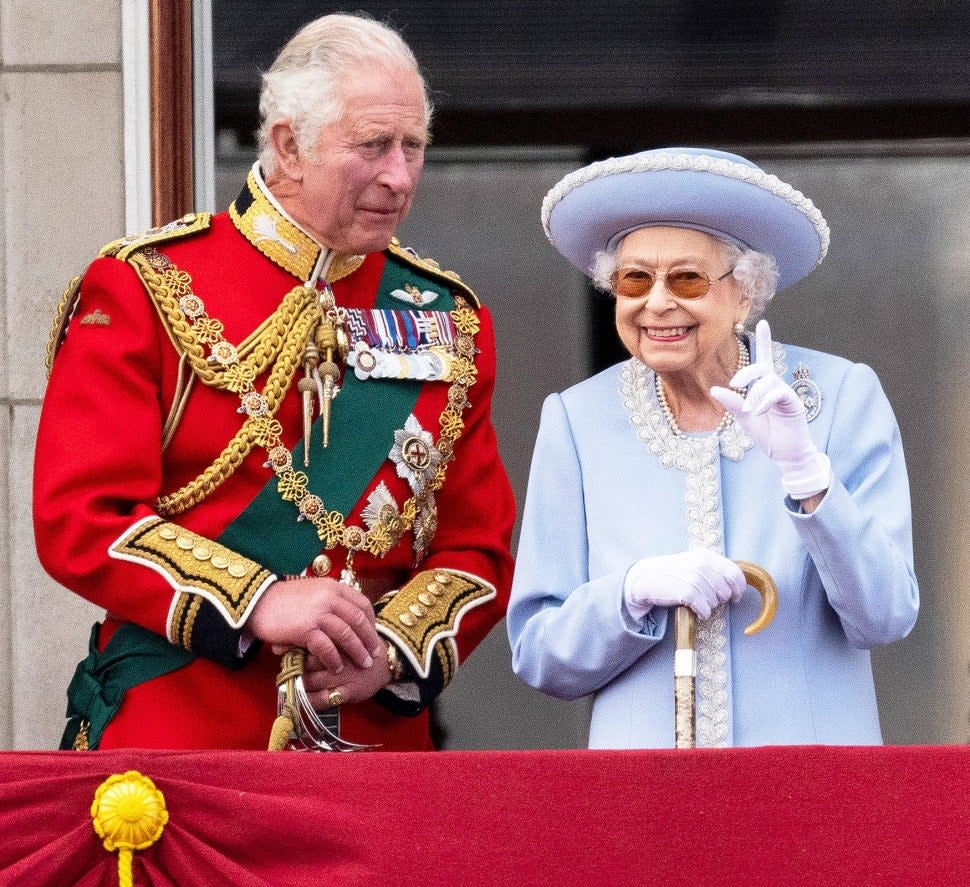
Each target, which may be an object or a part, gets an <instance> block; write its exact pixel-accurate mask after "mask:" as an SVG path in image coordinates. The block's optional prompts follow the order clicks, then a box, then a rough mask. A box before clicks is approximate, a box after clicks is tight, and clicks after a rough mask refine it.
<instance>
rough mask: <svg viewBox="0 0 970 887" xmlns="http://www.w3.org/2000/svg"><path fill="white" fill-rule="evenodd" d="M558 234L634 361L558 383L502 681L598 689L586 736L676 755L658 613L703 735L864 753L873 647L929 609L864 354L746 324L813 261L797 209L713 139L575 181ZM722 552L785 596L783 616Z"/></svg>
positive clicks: (526, 529) (554, 690) (823, 228)
mask: <svg viewBox="0 0 970 887" xmlns="http://www.w3.org/2000/svg"><path fill="white" fill-rule="evenodd" d="M543 224H544V226H545V229H546V232H547V234H548V236H549V239H550V240H551V242H552V243H553V245H554V246H555V247H556V248H557V249H558V250H559V251H560V252H561V253H562V254H563V255H564V256H565V257H566V258H567V259H568V260H569V261H570V262H572V263H573V264H574V265H576V266H577V267H578V268H580V269H581V270H582V271H584V272H586V273H589V274H590V275H591V276H592V277H593V279H594V281H595V282H596V284H597V285H598V286H600V287H602V288H603V289H608V290H610V291H611V292H612V293H613V295H614V296H615V299H616V328H617V332H618V333H619V336H620V339H621V341H622V342H623V344H624V345H625V346H626V348H627V350H628V351H629V352H630V359H629V360H627V361H625V362H623V363H621V364H619V365H617V366H614V367H611V368H610V369H607V370H605V371H604V372H602V373H600V374H599V375H597V376H594V377H593V378H591V379H588V380H587V381H585V382H583V383H581V384H579V385H576V386H574V387H573V388H570V389H568V390H567V391H565V392H563V393H562V394H554V395H551V396H550V397H549V398H548V399H547V400H546V402H545V405H544V407H543V411H542V420H541V425H540V428H539V434H538V439H537V442H536V448H535V453H534V457H533V464H532V472H531V476H530V480H529V490H528V496H527V499H526V505H525V515H524V519H523V523H522V532H521V538H520V542H519V549H518V565H517V568H516V573H515V580H514V585H513V591H512V600H511V604H510V607H509V612H508V630H509V638H510V640H511V644H512V652H513V665H514V668H515V671H516V673H517V674H518V675H519V676H520V677H521V678H522V679H524V680H525V681H526V682H528V683H529V684H531V685H532V686H534V687H537V688H539V689H541V690H544V691H545V692H547V693H550V694H552V695H553V696H558V697H560V698H563V699H575V698H578V697H581V696H586V695H588V694H594V697H595V698H594V703H593V714H592V724H591V727H590V736H589V744H590V746H591V747H594V748H638V747H654V748H661V747H670V746H672V745H673V744H674V702H673V680H672V677H673V669H674V646H673V640H672V634H673V619H672V608H673V607H675V606H678V605H686V606H687V607H689V608H690V609H691V610H693V611H694V612H695V613H696V614H697V616H698V617H699V619H700V620H702V621H701V622H700V624H699V630H698V639H697V724H696V731H697V744H698V745H699V746H707V747H716V746H739V745H740V746H744V745H764V744H800V743H806V744H811V743H831V744H878V743H880V742H881V741H882V737H881V733H880V728H879V717H878V712H877V709H876V697H875V691H874V687H873V680H872V669H871V664H870V658H869V652H868V651H869V649H870V648H872V647H874V646H876V645H878V644H886V643H889V642H891V641H895V640H898V639H899V638H902V637H904V636H905V635H906V634H907V633H908V632H909V630H910V629H911V628H912V626H913V623H914V621H915V619H916V613H917V608H918V589H917V584H916V578H915V576H914V572H913V554H912V537H911V518H910V505H909V487H908V483H907V478H906V467H905V464H904V460H903V450H902V446H901V443H900V437H899V430H898V427H897V425H896V421H895V418H894V416H893V412H892V409H891V407H890V405H889V402H888V400H887V399H886V396H885V394H884V393H883V391H882V388H881V387H880V385H879V381H878V380H877V378H876V376H875V374H874V373H873V371H872V370H871V369H870V368H869V367H867V366H864V365H862V364H853V363H850V362H849V361H847V360H844V359H842V358H839V357H835V356H832V355H829V354H823V353H820V352H817V351H809V350H807V349H804V348H799V347H795V346H791V345H784V346H782V345H779V344H777V343H773V342H772V341H771V333H770V331H769V328H768V324H767V322H766V321H764V320H761V321H759V322H758V323H757V327H756V330H755V333H754V335H753V336H752V335H751V334H749V333H748V332H746V325H750V324H751V323H752V322H754V321H755V320H756V318H757V316H758V315H759V314H760V313H761V312H762V310H763V309H764V307H765V305H766V304H767V302H768V301H769V300H770V299H771V297H772V295H773V294H774V292H775V290H776V289H784V288H785V287H787V286H790V285H791V284H793V283H795V281H797V280H799V279H800V278H802V277H804V276H805V275H807V274H808V273H809V272H810V271H811V270H812V269H813V268H814V267H815V266H816V265H817V264H818V263H819V262H821V260H822V259H823V257H824V255H825V252H826V249H827V246H828V226H827V225H826V223H825V220H824V219H823V218H822V215H821V213H820V212H819V211H818V209H817V208H816V207H815V206H814V205H813V204H812V202H811V201H810V200H808V198H806V197H804V196H803V195H802V194H800V193H799V192H798V191H796V190H795V189H793V188H792V187H790V186H789V185H786V184H784V183H783V182H780V181H779V180H778V179H777V178H776V177H775V176H771V175H767V174H766V173H764V172H763V171H762V170H761V169H759V168H758V167H757V166H755V165H754V164H753V163H751V162H749V161H748V160H745V159H744V158H743V157H738V156H736V155H733V154H727V153H724V152H720V151H713V150H706V149H688V148H675V149H666V150H655V151H645V152H643V153H640V154H634V155H632V156H629V157H620V158H612V159H610V160H606V161H603V162H600V163H594V164H592V165H591V166H588V167H586V168H584V169H581V170H578V171H577V172H574V173H572V174H570V175H568V176H566V178H564V179H563V180H562V181H561V182H560V183H559V184H558V185H556V187H554V188H553V189H552V190H551V191H550V192H549V194H548V196H547V197H546V200H545V202H544V204H543ZM735 559H741V560H746V561H753V562H755V563H757V564H759V565H761V566H762V567H764V568H765V569H766V570H767V571H768V572H769V573H770V574H771V575H772V576H773V577H774V579H775V582H776V583H777V586H778V612H777V616H776V617H775V620H774V622H773V623H772V624H771V625H770V627H769V628H768V629H767V630H766V631H764V632H763V633H761V634H759V635H757V636H756V637H752V638H748V637H744V636H743V630H744V628H745V626H747V625H748V624H749V623H751V622H752V621H753V620H754V618H755V616H756V615H757V611H758V609H759V605H760V600H759V598H758V596H757V595H756V594H754V593H753V592H750V591H749V592H748V593H747V594H745V593H744V592H745V579H744V576H743V575H742V573H741V570H740V569H739V567H738V566H737V564H736V563H735Z"/></svg>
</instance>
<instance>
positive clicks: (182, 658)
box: [61, 622, 195, 749]
mask: <svg viewBox="0 0 970 887" xmlns="http://www.w3.org/2000/svg"><path fill="white" fill-rule="evenodd" d="M97 639H98V626H97V625H95V626H94V628H92V629H91V641H90V643H89V645H88V655H87V658H86V659H84V660H82V661H81V662H79V663H78V666H77V670H76V671H75V672H74V677H73V678H72V679H71V683H70V684H69V685H68V688H67V717H68V718H69V720H68V723H67V727H66V728H65V729H64V737H63V738H62V739H61V748H62V749H70V748H73V746H74V739H75V737H76V736H77V734H78V730H80V727H81V721H87V723H88V725H89V727H88V748H92V749H94V748H97V747H98V745H99V744H100V743H101V734H102V733H103V732H104V728H105V727H107V726H108V724H109V723H110V722H111V719H112V718H113V717H114V716H115V714H117V712H118V709H119V708H120V707H121V702H122V700H123V699H124V696H125V693H126V692H128V690H130V689H131V688H132V687H136V686H138V684H141V683H143V682H145V681H150V680H153V679H154V678H157V677H161V676H162V675H164V674H168V673H169V672H172V671H175V670H176V669H178V668H181V667H182V666H183V665H188V664H189V663H190V662H191V661H192V660H193V659H195V656H193V655H192V654H191V653H189V652H188V651H187V650H183V649H182V648H181V647H176V646H174V645H172V644H170V643H169V642H168V641H167V640H165V638H163V637H162V636H161V635H159V634H155V632H153V631H148V630H147V629H144V628H142V627H141V626H139V625H134V624H132V623H130V622H128V623H125V624H124V625H122V626H121V627H120V628H119V629H118V630H117V631H116V632H115V633H114V634H113V635H112V636H111V640H110V641H108V644H107V646H106V647H105V648H104V651H103V652H100V653H99V652H98V647H97Z"/></svg>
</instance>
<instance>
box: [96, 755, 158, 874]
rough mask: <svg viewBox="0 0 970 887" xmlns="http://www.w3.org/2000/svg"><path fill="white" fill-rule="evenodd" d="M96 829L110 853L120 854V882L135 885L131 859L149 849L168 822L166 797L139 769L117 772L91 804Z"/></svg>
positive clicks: (100, 787) (97, 792)
mask: <svg viewBox="0 0 970 887" xmlns="http://www.w3.org/2000/svg"><path fill="white" fill-rule="evenodd" d="M91 819H92V820H93V822H94V830H95V832H96V833H97V835H98V837H99V838H101V839H102V841H103V842H104V849H105V850H107V851H108V852H109V853H113V852H114V851H115V850H117V851H118V883H119V885H120V887H130V885H131V884H132V870H131V856H132V852H133V851H135V850H144V849H145V848H146V847H150V846H151V845H152V844H154V843H155V842H156V841H157V840H158V839H159V838H160V837H161V836H162V831H164V829H165V824H166V823H167V822H168V810H167V809H166V808H165V796H164V795H163V794H162V793H161V792H160V791H159V790H158V789H157V788H155V783H153V782H152V781H151V780H150V779H149V778H148V777H147V776H142V775H141V773H139V772H138V771H137V770H129V771H128V772H127V773H121V774H119V773H116V774H115V775H114V776H109V777H108V778H107V779H106V780H105V781H104V782H102V783H101V785H100V786H98V790H97V791H96V792H95V794H94V803H92V804H91Z"/></svg>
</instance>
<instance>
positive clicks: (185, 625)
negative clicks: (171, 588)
mask: <svg viewBox="0 0 970 887" xmlns="http://www.w3.org/2000/svg"><path fill="white" fill-rule="evenodd" d="M201 606H202V598H201V597H200V596H199V595H197V594H187V593H186V592H184V591H183V592H182V593H181V594H180V595H179V596H178V600H177V601H176V602H175V609H174V612H173V613H172V637H171V640H172V642H173V643H175V644H178V645H179V646H180V647H184V648H185V649H186V650H188V651H189V652H190V653H191V652H192V632H193V630H194V629H195V618H196V616H198V615H199V608H200V607H201Z"/></svg>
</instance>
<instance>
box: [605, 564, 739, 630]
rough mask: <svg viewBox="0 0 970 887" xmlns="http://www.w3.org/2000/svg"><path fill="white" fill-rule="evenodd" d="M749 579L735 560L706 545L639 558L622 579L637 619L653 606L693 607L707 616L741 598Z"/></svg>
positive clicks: (630, 605)
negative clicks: (726, 602)
mask: <svg viewBox="0 0 970 887" xmlns="http://www.w3.org/2000/svg"><path fill="white" fill-rule="evenodd" d="M746 585H747V583H746V581H745V578H744V573H742V572H741V568H740V567H739V566H738V565H737V564H736V563H735V562H734V561H732V560H728V558H726V557H724V555H721V554H718V553H717V552H714V551H709V550H708V549H706V548H698V549H692V550H690V551H682V552H680V553H679V554H663V555H658V556H656V557H645V558H642V559H641V560H638V561H637V562H636V563H635V564H634V565H633V566H632V567H630V569H629V570H628V571H627V574H626V578H625V579H624V580H623V602H624V604H626V608H627V611H628V612H629V613H630V615H631V616H632V617H633V618H634V619H642V618H643V617H644V616H646V614H647V612H648V611H649V610H650V608H651V607H676V606H679V605H681V604H683V605H684V606H686V607H690V608H691V609H692V610H693V611H694V612H695V613H696V614H697V615H698V616H699V617H700V618H701V619H707V617H708V616H710V615H711V612H712V611H713V610H714V608H715V607H716V606H717V605H718V604H723V603H724V602H725V601H728V600H731V601H736V600H740V598H741V595H742V594H744V589H745V587H746Z"/></svg>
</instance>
